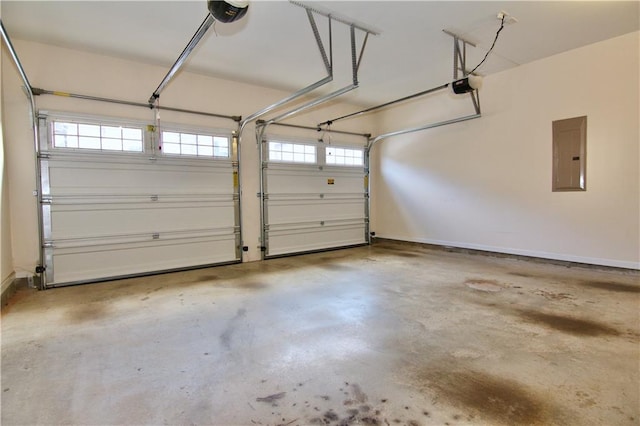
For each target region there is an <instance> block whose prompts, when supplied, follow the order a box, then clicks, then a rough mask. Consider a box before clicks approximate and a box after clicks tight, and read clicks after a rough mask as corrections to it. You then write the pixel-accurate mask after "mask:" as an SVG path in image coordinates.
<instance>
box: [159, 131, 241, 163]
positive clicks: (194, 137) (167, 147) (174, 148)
mask: <svg viewBox="0 0 640 426" xmlns="http://www.w3.org/2000/svg"><path fill="white" fill-rule="evenodd" d="M229 139H230V138H229V137H226V136H214V135H206V134H195V133H180V132H164V131H163V132H162V148H161V149H162V151H163V152H164V153H165V154H171V155H189V156H198V157H214V158H229V143H230V141H229Z"/></svg>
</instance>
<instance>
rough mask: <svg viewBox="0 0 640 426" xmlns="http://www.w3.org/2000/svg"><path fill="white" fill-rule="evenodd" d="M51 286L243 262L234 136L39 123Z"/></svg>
mask: <svg viewBox="0 0 640 426" xmlns="http://www.w3.org/2000/svg"><path fill="white" fill-rule="evenodd" d="M40 129H41V130H40V131H41V144H42V146H41V155H40V159H39V162H40V174H41V191H42V200H43V202H42V214H43V247H44V259H45V262H44V263H45V268H46V269H45V273H44V276H45V286H48V287H52V286H58V285H67V284H74V283H80V282H91V281H99V280H105V279H109V278H115V277H123V276H131V275H139V274H147V273H152V272H158V271H167V270H173V269H182V268H191V267H199V266H206V265H212V264H220V263H230V262H235V261H239V260H240V247H239V246H240V229H239V225H238V223H239V215H238V211H239V201H238V200H239V197H238V188H237V182H238V179H237V162H235V161H234V159H235V158H236V156H235V152H234V151H235V144H234V139H233V137H232V132H231V131H206V130H202V129H197V130H194V129H182V128H177V127H176V126H173V127H172V126H164V125H163V126H162V128H161V129H160V131H156V129H155V128H154V127H153V126H147V125H145V124H144V123H136V122H125V121H123V120H112V119H103V118H87V117H78V116H65V115H62V114H48V115H46V114H41V117H40Z"/></svg>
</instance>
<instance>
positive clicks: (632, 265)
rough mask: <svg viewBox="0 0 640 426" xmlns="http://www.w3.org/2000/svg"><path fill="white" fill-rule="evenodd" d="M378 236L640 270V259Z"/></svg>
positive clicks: (386, 236)
mask: <svg viewBox="0 0 640 426" xmlns="http://www.w3.org/2000/svg"><path fill="white" fill-rule="evenodd" d="M376 236H377V237H378V238H386V239H390V240H400V241H410V242H414V243H423V244H433V245H437V246H444V247H455V248H463V249H471V250H481V251H488V252H493V253H504V254H513V255H517V256H527V257H537V258H542V259H550V260H560V261H564V262H575V263H585V264H589V265H598V266H610V267H614V268H624V269H635V270H640V261H639V262H633V261H625V260H616V259H603V258H596V257H585V256H575V255H570V254H564V253H550V252H544V251H536V250H521V249H514V248H509V247H494V246H486V245H481V244H469V243H462V242H457V241H442V240H433V239H429V238H410V237H403V236H391V235H376Z"/></svg>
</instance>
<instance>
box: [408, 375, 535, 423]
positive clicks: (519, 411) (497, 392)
mask: <svg viewBox="0 0 640 426" xmlns="http://www.w3.org/2000/svg"><path fill="white" fill-rule="evenodd" d="M419 379H420V380H421V381H422V382H423V383H424V385H426V387H428V388H429V389H431V390H432V391H435V392H436V393H437V395H438V397H439V398H442V399H444V400H446V401H447V402H449V403H451V404H452V405H453V406H458V407H460V408H465V409H467V410H469V409H471V410H473V411H476V412H478V413H479V414H480V415H481V416H483V417H486V418H487V419H491V420H492V422H490V423H495V422H499V423H503V424H509V425H514V424H527V425H530V424H540V423H546V420H547V419H546V418H547V414H546V404H545V403H544V402H543V401H542V400H541V399H540V398H539V397H538V396H536V395H534V394H533V393H532V392H530V391H529V390H527V388H526V387H524V386H523V385H521V384H519V383H517V382H515V381H513V380H509V379H505V378H500V377H496V376H492V375H489V374H487V373H484V372H480V371H473V370H464V371H447V369H446V368H443V369H440V368H435V369H428V370H426V371H424V372H422V373H421V374H419ZM424 385H423V386H424Z"/></svg>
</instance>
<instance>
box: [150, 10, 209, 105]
mask: <svg viewBox="0 0 640 426" xmlns="http://www.w3.org/2000/svg"><path fill="white" fill-rule="evenodd" d="M214 21H215V19H214V17H213V15H211V13H207V17H206V18H204V21H202V24H200V27H199V28H198V30H197V31H196V33H195V34H194V35H193V37H192V38H191V40H190V41H189V43H188V44H187V47H185V48H184V50H183V51H182V53H181V54H180V56H179V57H178V59H177V60H176V62H175V63H174V64H173V66H172V67H171V69H170V70H169V72H168V73H167V75H165V76H164V78H163V79H162V81H161V82H160V84H159V85H158V88H157V89H156V90H155V91H154V92H153V94H152V95H151V97H150V98H149V105H153V104H154V103H155V102H156V101H157V99H158V98H159V97H160V93H161V92H162V91H163V90H164V88H165V87H166V86H167V84H169V82H170V81H171V79H172V78H173V77H174V76H175V75H176V73H177V72H178V71H180V68H182V66H183V65H184V63H185V61H186V60H187V57H188V56H189V55H190V54H191V52H193V49H195V48H196V46H197V45H198V42H200V40H201V39H202V37H204V35H205V34H206V33H207V30H208V29H209V27H211V25H212V24H213V22H214Z"/></svg>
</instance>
